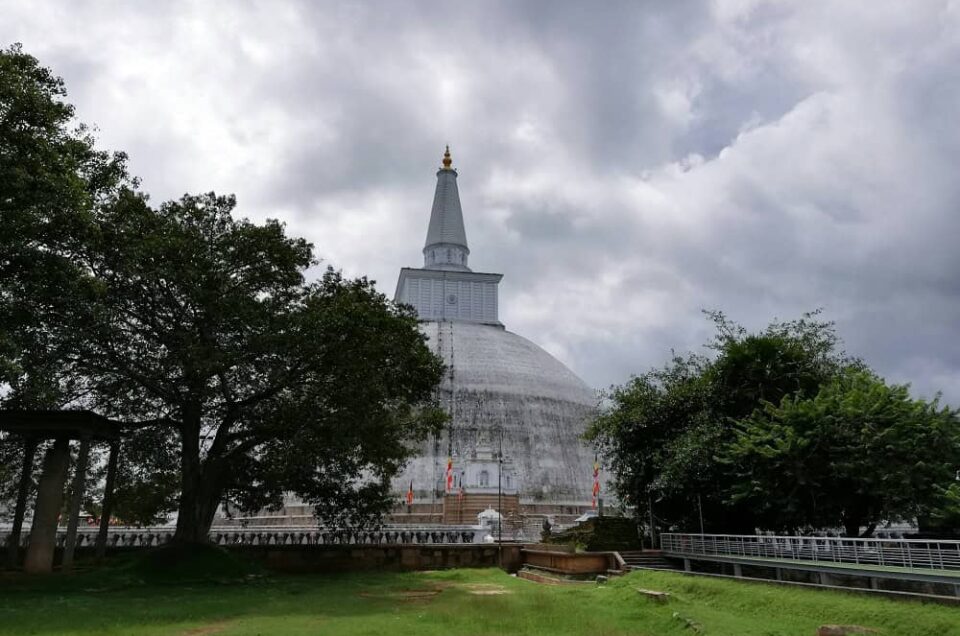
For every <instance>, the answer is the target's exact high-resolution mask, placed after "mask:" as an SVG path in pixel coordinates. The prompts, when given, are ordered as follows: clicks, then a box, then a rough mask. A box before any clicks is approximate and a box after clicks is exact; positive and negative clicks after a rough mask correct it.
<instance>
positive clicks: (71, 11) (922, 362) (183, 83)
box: [0, 0, 960, 403]
mask: <svg viewBox="0 0 960 636" xmlns="http://www.w3.org/2000/svg"><path fill="white" fill-rule="evenodd" d="M0 9H2V14H3V15H4V16H5V19H4V21H3V23H2V24H0V38H2V39H3V40H5V41H6V42H13V41H22V42H23V43H24V44H25V46H26V48H27V50H29V51H30V52H32V53H34V54H36V55H38V56H39V57H40V58H41V59H42V60H43V62H44V63H46V64H48V65H50V66H52V67H53V68H54V69H55V70H56V71H57V72H58V73H60V74H61V75H63V76H64V78H65V79H66V81H67V86H68V89H69V90H70V94H71V99H72V100H73V101H74V102H75V103H76V104H77V106H78V113H79V115H80V117H81V118H82V119H83V120H85V121H88V122H94V123H96V124H98V125H99V126H100V129H101V132H100V137H101V140H102V142H103V145H104V146H105V147H111V148H119V149H124V150H126V151H128V152H129V153H130V155H131V165H132V168H133V170H134V171H135V172H136V173H137V174H139V175H140V176H141V177H142V178H143V182H144V187H145V189H146V190H148V191H149V192H151V193H152V194H153V195H154V199H164V198H170V197H175V196H179V195H180V194H181V193H183V192H185V191H201V190H210V189H215V190H218V191H223V192H228V191H229V192H235V193H237V195H238V197H239V200H240V210H241V213H243V214H246V215H249V216H251V217H255V218H265V217H278V218H281V219H283V220H285V221H286V222H287V223H288V225H289V227H290V230H291V231H292V232H295V233H299V234H303V235H305V236H307V237H308V238H310V240H312V241H313V242H314V243H315V244H316V246H317V251H318V254H319V255H320V256H321V257H323V258H324V259H325V260H326V262H327V263H330V264H333V265H336V266H338V267H342V268H344V269H345V270H346V271H347V272H348V273H350V274H368V275H370V276H372V277H373V278H376V279H377V280H379V281H380V287H381V288H382V289H383V290H384V291H386V292H388V293H392V291H393V287H394V282H395V280H396V274H397V270H398V268H399V267H400V266H404V265H418V264H419V263H420V262H421V256H420V248H421V247H422V242H423V237H424V235H425V232H426V224H427V216H428V214H429V209H430V204H431V199H432V195H433V184H434V176H433V173H434V171H435V169H436V166H437V165H438V162H439V159H440V153H441V151H442V148H443V144H445V143H450V144H451V146H452V150H453V154H454V163H455V165H456V166H457V167H458V168H459V169H460V191H461V197H462V200H463V207H464V211H465V215H466V223H467V231H468V237H469V239H470V242H471V250H472V254H471V264H472V265H473V266H474V268H475V269H478V270H482V271H499V272H503V273H504V274H505V278H504V281H503V286H502V293H503V297H502V301H501V308H502V318H503V320H504V321H505V322H506V324H507V325H508V327H509V328H510V329H511V330H513V331H516V332H518V333H521V334H524V335H527V336H530V337H532V338H533V339H534V340H536V341H537V342H538V343H539V344H541V345H543V346H545V347H547V348H548V349H549V350H550V351H552V352H554V353H555V354H557V355H558V356H559V357H561V358H562V359H563V360H564V361H565V362H567V363H568V364H570V365H571V366H572V367H573V368H574V369H575V370H576V371H577V372H579V373H580V374H581V375H582V376H583V377H584V378H585V379H586V380H587V381H588V382H589V383H590V384H592V385H594V386H597V387H601V386H606V385H608V384H610V383H612V382H621V381H623V380H625V379H626V378H627V377H628V376H629V374H631V373H635V372H640V371H643V370H645V369H646V368H648V367H649V366H651V365H656V364H660V363H662V362H663V361H664V360H665V359H666V358H667V357H668V355H669V352H670V350H671V349H676V350H678V351H682V350H687V349H690V348H697V347H698V346H699V345H700V344H701V343H703V342H704V341H705V340H706V339H707V338H708V337H709V332H710V326H709V324H708V323H707V322H706V321H705V320H704V318H703V316H702V315H701V313H700V310H701V309H702V308H716V309H723V310H724V311H726V312H727V313H728V314H729V315H730V316H731V317H732V318H734V319H736V320H738V321H740V322H742V323H744V324H746V325H747V326H749V327H754V328H756V327H761V326H762V325H764V324H765V323H766V322H768V321H769V320H770V319H772V318H774V317H778V318H783V319H790V318H793V317H796V316H798V315H799V314H800V313H802V312H804V311H807V310H810V309H813V308H816V307H823V308H824V309H825V312H826V314H825V315H826V317H827V318H830V319H834V320H836V321H837V323H838V328H839V331H840V334H841V336H843V338H844V339H845V342H846V347H847V349H848V351H849V352H850V353H851V354H854V355H857V356H860V357H862V358H864V359H865V360H866V361H867V362H868V363H870V364H872V365H873V366H875V367H876V368H877V369H878V370H879V371H880V372H881V373H883V374H885V375H887V376H888V377H890V378H891V379H894V380H897V381H911V382H913V383H914V386H915V387H916V389H917V391H918V392H919V393H922V394H925V395H931V394H933V393H934V392H935V391H937V390H943V391H944V392H945V395H946V396H947V398H948V399H949V400H950V401H952V402H954V403H958V402H960V340H958V339H957V338H956V332H957V327H958V324H960V294H958V292H960V276H958V274H960V252H958V250H957V249H956V244H957V242H958V239H960V179H957V175H956V169H955V165H956V158H957V156H958V152H960V129H958V128H957V126H956V113H957V112H958V111H960V108H958V107H960V8H958V5H957V4H956V3H955V2H947V1H943V2H935V1H931V2H925V3H914V2H907V1H906V0H902V1H900V2H893V1H890V2H882V1H881V2H876V1H872V0H871V1H866V0H864V1H863V2H846V3H831V2H826V1H823V2H803V3H798V2H772V1H771V2H766V1H759V0H739V1H730V2H713V3H706V2H692V1H691V2H669V3H664V2H604V3H601V4H598V3H593V4H591V3H574V2H570V3H564V2H522V3H521V2H484V3H470V4H467V3H429V4H428V3H396V2H371V3H308V2H300V3H296V2H291V3H268V4H267V3H264V4H254V3H223V4H220V5H214V4H208V3H203V4H201V3H187V2H182V3H167V4H162V5H147V4H133V3H112V2H102V3H94V4H84V5H82V6H81V5H79V4H75V3H66V2H64V3H59V4H57V3H39V4H37V3H27V2H13V1H11V0H7V1H2V0H0Z"/></svg>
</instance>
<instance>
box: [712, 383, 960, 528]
mask: <svg viewBox="0 0 960 636" xmlns="http://www.w3.org/2000/svg"><path fill="white" fill-rule="evenodd" d="M723 454H724V455H725V458H726V460H727V462H728V464H729V465H730V466H731V467H732V468H733V470H734V471H735V474H736V477H737V479H735V480H734V481H733V482H732V485H731V488H730V494H731V500H732V501H733V502H737V503H741V504H746V505H748V506H749V507H750V508H751V509H754V510H757V511H758V512H759V513H760V517H761V518H762V519H763V520H764V522H765V524H764V525H765V527H767V528H771V529H775V530H787V531H792V530H798V529H801V528H804V527H813V528H830V527H843V528H844V529H845V532H846V534H847V535H848V536H858V535H859V534H860V532H861V528H863V529H864V530H863V534H864V536H869V535H870V534H871V533H872V532H873V530H874V528H875V527H876V525H877V523H879V522H880V521H899V520H913V519H916V518H918V517H921V516H923V515H925V514H927V513H928V512H929V511H930V509H931V507H933V506H935V505H936V502H937V500H938V498H939V497H940V495H941V493H942V488H941V487H942V486H943V485H944V484H948V483H950V482H951V481H952V480H953V479H954V474H955V471H956V467H957V466H960V419H958V415H957V412H956V411H953V410H951V409H949V408H947V407H944V406H941V405H939V404H938V403H937V401H933V402H927V401H924V400H917V399H912V398H911V397H910V395H909V392H908V389H907V387H906V386H889V385H887V384H886V383H884V382H883V381H882V380H881V379H879V378H877V377H876V376H874V375H873V374H870V373H868V372H865V371H860V370H855V371H848V372H847V373H844V374H842V375H841V376H839V377H837V378H834V379H833V380H832V381H830V382H828V383H827V384H825V385H824V386H823V387H822V388H821V389H820V390H819V391H818V392H817V394H816V395H815V396H814V397H804V396H802V395H800V394H798V393H795V394H793V395H787V396H785V397H784V398H783V399H782V400H781V401H780V403H779V404H773V403H769V402H768V403H766V404H765V406H764V408H763V409H760V410H757V411H755V412H754V413H753V414H752V415H750V416H749V417H747V418H744V419H743V420H742V421H740V422H739V423H738V425H737V431H736V438H735V440H734V441H733V443H731V444H730V445H728V446H727V447H726V448H725V449H724V451H723Z"/></svg>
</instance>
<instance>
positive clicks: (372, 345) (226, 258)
mask: <svg viewBox="0 0 960 636" xmlns="http://www.w3.org/2000/svg"><path fill="white" fill-rule="evenodd" d="M234 205H235V202H234V200H233V198H232V197H219V196H215V195H213V194H208V195H202V196H185V197H184V198H183V199H181V200H180V201H174V202H169V203H166V204H164V205H162V206H161V207H160V208H159V209H153V208H151V207H150V206H149V205H148V203H147V201H146V200H145V199H144V198H143V197H141V196H138V195H136V194H135V193H132V192H125V193H123V194H122V195H121V196H120V197H119V198H118V199H117V201H116V203H115V204H114V205H113V206H110V207H109V208H108V209H107V210H106V211H105V212H104V213H103V214H102V216H101V217H100V219H99V222H100V231H99V233H98V235H97V243H96V245H95V246H94V247H93V249H91V252H90V254H91V256H90V263H91V267H92V269H93V272H94V274H95V276H96V280H97V282H98V285H99V288H98V294H97V298H96V301H95V305H94V321H93V324H92V326H91V329H90V330H89V333H88V337H87V338H86V340H85V341H84V343H83V347H82V348H80V349H78V350H77V352H76V357H75V359H74V360H73V363H74V364H76V365H77V368H79V369H82V371H83V373H85V374H86V375H87V376H88V377H89V378H91V382H92V384H93V385H94V386H95V387H96V396H97V399H98V401H99V404H100V407H101V408H102V409H103V410H105V411H107V412H111V413H115V414H118V415H122V416H125V417H128V418H130V417H133V418H137V419H160V420H163V421H165V422H167V424H168V425H169V426H170V427H172V428H173V430H175V431H176V432H177V434H178V435H179V446H180V447H179V456H180V457H179V458H180V497H179V505H178V520H177V530H176V538H177V539H179V540H183V541H201V540H204V539H205V538H206V535H207V532H208V530H209V527H210V524H211V521H212V519H213V517H214V514H215V512H216V510H217V507H218V505H219V504H221V503H222V502H224V501H225V500H226V499H228V498H229V499H230V500H232V501H234V502H236V503H238V504H240V505H241V506H242V507H244V508H247V509H255V508H258V507H260V506H264V505H270V504H277V503H279V498H280V495H281V493H282V492H284V491H292V492H295V493H297V494H298V495H300V496H301V497H302V498H304V499H305V500H306V501H309V502H313V503H315V504H317V506H318V507H319V511H320V513H321V515H322V516H323V517H324V518H327V519H336V520H338V521H344V520H347V521H356V520H358V519H364V518H368V517H369V516H370V515H373V514H376V513H378V512H381V511H383V510H384V509H385V507H386V506H387V505H388V504H389V501H390V500H389V485H390V484H389V482H390V478H391V477H392V476H393V475H394V474H395V473H396V472H397V471H398V470H399V468H400V467H402V465H403V463H404V462H405V460H406V459H407V458H408V457H409V456H410V453H411V448H412V446H411V442H414V441H417V440H419V439H421V438H422V437H423V436H424V435H426V434H428V433H429V432H430V431H432V430H434V428H435V427H436V426H437V425H438V424H439V423H440V421H441V416H440V412H439V411H438V410H436V409H434V408H432V407H431V405H430V402H431V397H432V395H433V391H434V387H435V385H436V384H437V382H438V381H439V380H440V377H441V374H442V364H441V363H440V361H439V360H438V359H437V358H436V357H435V356H434V355H433V354H432V353H431V352H430V350H429V349H428V347H427V346H426V343H425V340H424V336H423V335H422V334H421V333H420V331H419V330H418V328H417V321H416V317H415V316H414V315H413V313H412V311H410V310H409V309H405V308H400V307H396V306H394V305H392V304H391V303H390V302H388V301H387V300H386V298H385V297H384V296H383V295H381V294H379V293H378V292H377V291H376V290H375V289H374V287H373V285H372V284H371V283H370V282H369V281H367V280H366V279H358V280H347V279H344V278H343V277H342V276H341V275H340V274H338V273H337V272H334V271H332V270H327V271H326V272H325V273H324V274H323V275H322V277H321V279H320V280H319V281H317V282H315V283H307V282H305V279H304V273H305V271H306V270H307V268H308V267H311V266H312V265H314V264H315V262H314V260H313V257H312V250H311V246H310V245H309V244H308V243H307V242H306V241H304V240H302V239H297V238H291V237H288V236H287V235H286V234H285V232H284V228H283V226H282V225H281V224H280V223H278V222H276V221H268V222H266V223H263V224H255V223H252V222H249V221H246V220H239V219H236V218H234V217H233V214H232V212H233V208H234Z"/></svg>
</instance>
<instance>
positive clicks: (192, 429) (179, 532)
mask: <svg viewBox="0 0 960 636" xmlns="http://www.w3.org/2000/svg"><path fill="white" fill-rule="evenodd" d="M193 412H194V413H199V410H198V409H197V410H194V411H193ZM185 419H187V420H188V421H187V422H185V423H184V424H183V425H182V427H181V429H180V436H181V447H182V449H183V452H182V453H181V456H180V474H181V484H180V509H179V512H178V516H177V529H176V532H175V533H174V535H173V540H174V541H178V542H181V543H206V542H207V541H208V540H209V535H210V525H211V524H212V523H213V517H214V515H215V514H216V512H217V505H218V504H219V503H220V498H221V495H222V494H223V493H222V491H223V487H222V485H221V479H220V471H219V470H217V468H216V467H217V464H216V458H214V457H210V456H208V457H207V458H206V461H204V462H201V461H200V418H199V416H196V417H194V418H185ZM190 419H192V420H193V421H192V422H190V421H189V420H190Z"/></svg>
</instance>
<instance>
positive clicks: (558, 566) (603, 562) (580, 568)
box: [521, 549, 619, 575]
mask: <svg viewBox="0 0 960 636" xmlns="http://www.w3.org/2000/svg"><path fill="white" fill-rule="evenodd" d="M521 556H522V559H523V564H524V565H530V566H533V567H535V568H539V569H541V570H547V571H549V572H556V573H558V574H568V575H578V574H606V573H607V570H614V569H617V568H618V567H619V566H618V565H617V557H616V555H615V554H614V553H613V552H579V553H569V552H555V551H553V550H528V549H524V550H522V551H521Z"/></svg>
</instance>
